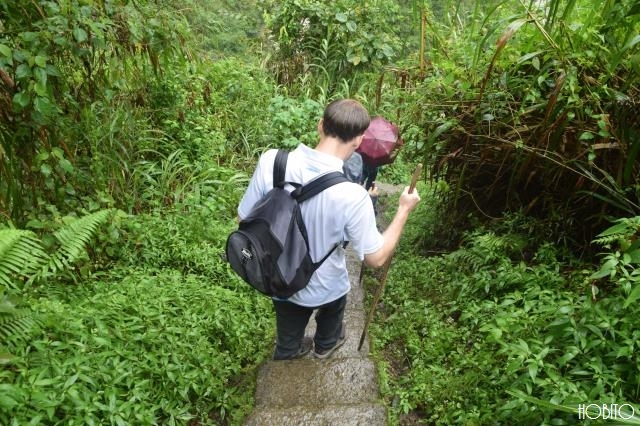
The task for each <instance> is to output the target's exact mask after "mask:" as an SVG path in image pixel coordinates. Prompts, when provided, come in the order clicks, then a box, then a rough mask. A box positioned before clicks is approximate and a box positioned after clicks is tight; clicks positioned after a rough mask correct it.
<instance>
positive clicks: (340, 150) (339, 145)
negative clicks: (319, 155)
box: [315, 137, 355, 161]
mask: <svg viewBox="0 0 640 426" xmlns="http://www.w3.org/2000/svg"><path fill="white" fill-rule="evenodd" d="M315 150H316V151H320V152H323V153H325V154H329V155H333V156H334V157H338V158H339V159H341V160H342V161H346V160H347V158H349V157H351V154H353V151H355V149H354V148H353V144H350V143H344V142H342V141H341V140H340V139H337V138H333V137H323V138H320V141H319V142H318V145H316V147H315Z"/></svg>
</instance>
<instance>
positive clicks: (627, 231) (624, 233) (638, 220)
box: [593, 216, 640, 247]
mask: <svg viewBox="0 0 640 426" xmlns="http://www.w3.org/2000/svg"><path fill="white" fill-rule="evenodd" d="M614 223H615V225H613V226H611V227H609V228H607V229H606V230H604V231H602V232H601V233H600V234H598V236H597V237H596V238H595V239H594V240H593V242H594V243H595V244H598V245H601V246H604V247H610V246H611V244H613V243H623V244H624V242H625V241H636V238H637V235H638V233H640V216H635V217H630V218H626V217H625V218H621V219H617V220H615V221H614Z"/></svg>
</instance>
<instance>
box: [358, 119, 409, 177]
mask: <svg viewBox="0 0 640 426" xmlns="http://www.w3.org/2000/svg"><path fill="white" fill-rule="evenodd" d="M401 145H402V139H401V138H400V135H399V132H398V126H396V125H395V124H393V123H391V122H389V121H387V120H386V119H384V118H383V117H375V118H373V119H372V120H371V123H370V124H369V127H368V128H367V130H366V131H365V132H364V138H363V139H362V143H361V144H360V146H359V147H358V149H357V150H356V151H357V152H359V153H360V155H362V161H363V162H364V163H365V164H367V165H369V166H375V167H377V166H382V165H384V164H390V163H393V161H394V160H395V159H396V153H395V152H394V151H395V150H396V149H398V148H399V147H400V146H401Z"/></svg>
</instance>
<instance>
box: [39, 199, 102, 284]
mask: <svg viewBox="0 0 640 426" xmlns="http://www.w3.org/2000/svg"><path fill="white" fill-rule="evenodd" d="M112 213H113V210H100V211H98V212H95V213H92V214H90V215H87V216H83V217H81V218H78V219H75V220H73V221H72V222H70V223H68V224H67V225H66V226H64V227H62V228H60V229H59V230H58V231H56V232H55V233H54V236H55V237H56V239H57V240H58V242H59V243H60V245H59V247H58V249H57V250H56V251H55V252H54V253H53V254H51V256H50V258H49V263H48V265H47V266H46V268H45V269H44V270H43V271H42V272H41V274H42V275H44V274H47V273H52V274H55V273H57V272H59V271H62V270H64V269H68V268H70V267H71V264H72V263H74V262H75V261H77V260H78V259H79V258H80V257H82V256H84V255H86V249H85V247H86V245H87V244H88V243H89V241H90V240H91V238H92V237H93V236H94V235H95V234H96V231H97V230H98V228H99V227H100V226H101V225H103V224H104V223H105V222H106V221H107V219H109V217H110V216H111V214H112Z"/></svg>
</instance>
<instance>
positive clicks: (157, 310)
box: [0, 211, 273, 425]
mask: <svg viewBox="0 0 640 426" xmlns="http://www.w3.org/2000/svg"><path fill="white" fill-rule="evenodd" d="M232 226H233V223H232V222H226V223H225V222H212V221H209V220H208V216H207V215H204V214H197V213H191V214H188V213H187V214H185V212H182V211H175V212H173V213H171V212H168V211H164V212H163V215H162V217H158V216H154V215H140V216H137V217H135V218H132V219H130V220H129V221H128V222H127V225H126V226H124V227H123V228H122V229H121V230H120V231H121V232H123V233H125V234H127V235H126V238H123V239H121V240H119V241H120V242H119V244H123V245H125V246H127V245H128V246H129V247H124V248H123V249H122V252H123V253H128V254H130V255H131V258H129V259H127V258H126V257H123V258H122V259H120V263H119V265H118V266H117V267H115V268H112V269H110V270H103V271H101V272H98V273H95V275H94V276H93V277H92V279H85V280H83V283H82V284H80V285H76V286H73V285H72V284H71V283H66V285H64V283H60V282H54V283H50V284H49V285H44V286H37V287H35V288H34V289H33V290H32V291H31V292H28V293H27V294H26V295H25V297H26V299H27V302H28V303H29V304H30V307H31V310H32V312H33V314H32V316H33V315H34V314H35V317H36V318H38V320H39V322H40V332H39V333H36V334H35V335H34V336H33V338H32V339H31V340H30V341H29V344H28V345H24V344H20V343H19V342H16V344H15V345H13V346H12V348H13V349H14V352H13V354H12V355H13V356H12V358H11V359H10V364H9V368H3V369H2V371H1V372H0V375H1V376H2V382H3V384H2V385H1V386H0V407H1V408H2V409H1V410H0V422H1V423H2V424H6V425H18V424H20V425H22V424H60V423H64V424H83V425H85V424H105V422H106V423H108V424H237V423H238V421H239V419H241V418H242V417H243V416H244V414H246V413H244V410H246V408H247V407H250V406H251V405H252V403H251V398H252V394H253V387H254V374H253V373H254V368H255V366H256V365H257V364H258V363H259V362H260V361H261V360H262V359H263V358H264V357H265V356H266V353H265V351H268V350H270V349H271V348H270V347H268V345H265V344H264V342H265V341H269V336H271V335H272V332H273V324H272V323H271V316H270V309H271V308H270V305H269V304H268V303H267V302H268V301H267V300H266V299H265V298H263V297H260V296H258V295H257V294H256V293H255V292H253V291H251V290H250V289H249V288H248V286H246V285H244V284H243V283H240V282H238V279H237V278H236V277H235V276H234V275H233V274H232V273H231V272H230V270H229V268H228V267H227V265H226V262H225V261H224V260H223V258H222V257H221V253H222V245H223V243H224V236H225V235H226V234H227V233H228V232H229V230H230V229H231V227H232ZM194 422H195V423H194Z"/></svg>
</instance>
